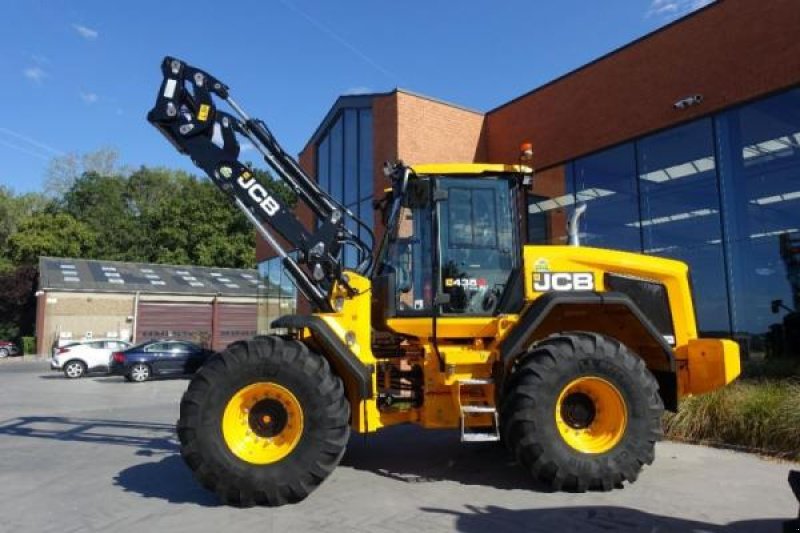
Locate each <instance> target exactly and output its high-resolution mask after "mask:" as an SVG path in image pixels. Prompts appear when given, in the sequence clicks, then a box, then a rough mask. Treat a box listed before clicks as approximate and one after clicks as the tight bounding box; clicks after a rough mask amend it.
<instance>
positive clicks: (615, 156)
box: [573, 143, 641, 252]
mask: <svg viewBox="0 0 800 533" xmlns="http://www.w3.org/2000/svg"><path fill="white" fill-rule="evenodd" d="M573 174H574V176H575V196H576V199H575V200H576V203H578V204H580V203H585V204H586V206H587V211H586V213H585V214H584V216H583V219H582V221H581V228H580V233H581V235H580V237H581V243H582V244H584V245H585V246H598V247H603V248H616V249H619V250H632V251H637V252H638V251H641V235H640V232H639V227H638V226H636V225H634V224H631V221H638V220H639V205H638V197H639V195H638V189H637V184H636V152H635V147H634V144H633V143H626V144H623V145H620V146H616V147H614V148H611V149H609V150H604V151H602V152H600V153H597V154H594V155H591V156H588V157H584V158H582V159H578V160H576V161H575V163H574V168H573Z"/></svg>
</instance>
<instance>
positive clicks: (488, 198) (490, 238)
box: [448, 188, 497, 248]
mask: <svg viewBox="0 0 800 533" xmlns="http://www.w3.org/2000/svg"><path fill="white" fill-rule="evenodd" d="M494 193H495V191H494V189H488V188H487V189H461V188H452V189H450V198H449V209H448V217H449V220H448V225H449V228H450V232H449V235H450V238H449V245H450V246H451V247H454V246H463V247H467V248H496V247H497V211H496V199H495V194H494Z"/></svg>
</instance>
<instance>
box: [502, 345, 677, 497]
mask: <svg viewBox="0 0 800 533" xmlns="http://www.w3.org/2000/svg"><path fill="white" fill-rule="evenodd" d="M584 377H586V378H592V377H596V378H600V379H601V380H603V381H605V382H607V383H610V384H612V385H613V387H614V388H616V390H617V391H618V393H619V396H620V397H621V400H622V402H623V403H624V406H625V410H626V423H625V425H624V432H623V433H622V434H621V436H620V439H619V441H618V442H617V443H616V444H615V445H613V447H611V448H610V449H608V450H606V451H603V452H602V453H587V452H586V451H581V450H578V449H576V448H575V447H573V446H571V445H570V444H568V443H567V441H566V440H565V438H564V437H562V435H561V433H560V432H559V429H558V425H557V423H556V406H557V405H558V404H557V402H558V398H559V396H560V395H561V394H562V391H564V390H565V388H566V387H567V386H568V384H570V383H572V382H573V380H575V379H578V378H584ZM504 391H505V392H504V395H503V400H502V403H501V408H500V420H501V421H500V426H501V433H502V437H503V440H504V442H505V444H506V445H507V446H508V447H509V449H510V450H511V451H512V453H514V455H515V457H516V458H517V460H518V461H519V462H520V463H521V464H522V465H523V466H524V467H525V468H526V469H527V470H529V471H530V472H531V474H532V475H533V476H534V478H535V479H537V480H538V481H539V482H541V483H543V484H544V485H545V486H546V487H548V488H550V489H552V490H566V491H572V492H584V491H586V490H604V491H608V490H611V489H613V488H615V487H621V486H622V483H623V482H624V481H628V482H631V483H632V482H634V481H635V480H636V478H637V477H638V475H639V472H640V471H641V469H642V467H643V466H644V465H645V464H650V463H652V462H653V459H654V457H655V443H656V442H657V441H658V440H659V438H660V437H661V435H662V430H661V416H662V414H663V412H664V405H663V403H662V401H661V397H660V396H659V394H658V384H657V383H656V380H655V379H654V378H653V376H652V374H651V373H650V372H649V371H648V370H647V368H646V367H645V364H644V362H643V361H642V359H641V358H640V357H638V356H636V355H634V354H633V353H631V352H630V351H629V350H628V349H627V348H626V347H625V346H624V345H623V344H621V343H619V342H617V341H616V340H614V339H611V338H609V337H604V336H602V335H597V334H593V333H584V332H569V333H563V334H559V335H554V336H551V337H548V338H546V339H544V340H542V341H540V342H538V343H537V344H535V345H534V346H533V347H532V348H531V349H530V350H529V351H528V353H527V354H526V355H525V356H523V357H522V358H521V360H520V361H519V362H518V363H517V364H516V366H515V369H514V371H513V374H512V375H511V376H510V377H509V379H508V380H507V383H506V385H505V387H504ZM598 412H599V411H598Z"/></svg>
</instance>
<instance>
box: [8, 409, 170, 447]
mask: <svg viewBox="0 0 800 533" xmlns="http://www.w3.org/2000/svg"><path fill="white" fill-rule="evenodd" d="M0 435H9V436H14V437H32V438H36V439H52V440H59V441H67V442H90V443H102V444H114V445H118V446H132V447H135V448H138V450H137V451H136V454H137V455H145V456H151V455H156V454H164V453H174V452H176V451H177V450H178V443H177V440H176V437H175V426H174V425H172V424H155V423H152V422H133V421H124V420H98V419H93V418H73V417H60V416H24V417H19V418H13V419H11V420H6V421H4V422H0Z"/></svg>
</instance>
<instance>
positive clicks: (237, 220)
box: [142, 175, 255, 268]
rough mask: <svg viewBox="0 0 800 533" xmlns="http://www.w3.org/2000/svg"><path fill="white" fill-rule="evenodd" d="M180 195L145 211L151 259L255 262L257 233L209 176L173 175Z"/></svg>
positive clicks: (227, 263)
mask: <svg viewBox="0 0 800 533" xmlns="http://www.w3.org/2000/svg"><path fill="white" fill-rule="evenodd" d="M175 180H176V186H177V189H178V191H179V194H175V195H173V196H172V197H170V198H169V199H168V200H167V199H165V200H164V201H162V202H157V203H155V204H153V205H152V206H151V207H150V209H148V210H147V211H143V217H142V225H143V228H144V229H143V231H146V232H147V233H148V234H149V235H151V241H152V243H153V244H154V245H155V246H154V250H153V255H152V257H151V259H150V260H151V261H153V262H160V263H173V264H176V263H177V264H181V263H186V264H193V265H201V266H218V267H229V268H252V267H253V266H255V232H254V231H253V229H252V227H251V226H250V225H249V223H248V221H247V219H246V218H245V216H244V215H243V214H242V213H240V212H239V211H238V210H236V208H235V207H234V206H233V205H231V203H230V202H229V201H228V199H227V198H226V197H225V195H223V194H221V193H220V192H219V191H218V190H217V189H216V187H215V186H214V185H213V184H212V183H211V182H209V181H208V180H205V179H203V180H200V179H197V178H195V177H191V176H186V175H177V176H175Z"/></svg>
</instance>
